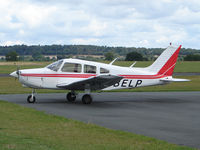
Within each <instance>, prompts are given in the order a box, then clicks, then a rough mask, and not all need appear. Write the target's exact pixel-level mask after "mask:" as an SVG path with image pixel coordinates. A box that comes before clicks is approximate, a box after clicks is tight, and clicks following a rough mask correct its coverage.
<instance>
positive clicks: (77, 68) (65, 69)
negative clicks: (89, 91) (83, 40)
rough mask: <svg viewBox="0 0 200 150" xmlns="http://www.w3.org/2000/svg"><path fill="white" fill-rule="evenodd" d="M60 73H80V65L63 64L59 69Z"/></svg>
mask: <svg viewBox="0 0 200 150" xmlns="http://www.w3.org/2000/svg"><path fill="white" fill-rule="evenodd" d="M61 71H62V72H76V73H80V72H81V64H77V63H68V62H67V63H65V64H64V65H63V67H62V69H61Z"/></svg>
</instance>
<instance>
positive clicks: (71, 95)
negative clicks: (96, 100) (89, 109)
mask: <svg viewBox="0 0 200 150" xmlns="http://www.w3.org/2000/svg"><path fill="white" fill-rule="evenodd" d="M76 95H77V94H76V93H75V92H74V91H71V92H69V93H68V94H67V96H66V98H67V100H68V101H69V102H74V101H75V100H76ZM82 103H83V104H91V103H92V96H91V95H90V94H84V95H83V97H82Z"/></svg>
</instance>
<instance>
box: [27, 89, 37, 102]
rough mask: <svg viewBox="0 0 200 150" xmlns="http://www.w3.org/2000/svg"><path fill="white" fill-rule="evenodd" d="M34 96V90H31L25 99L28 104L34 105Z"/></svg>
mask: <svg viewBox="0 0 200 150" xmlns="http://www.w3.org/2000/svg"><path fill="white" fill-rule="evenodd" d="M34 94H35V89H33V90H32V94H31V95H29V96H28V97H27V102H28V103H35V101H36V98H35V96H34Z"/></svg>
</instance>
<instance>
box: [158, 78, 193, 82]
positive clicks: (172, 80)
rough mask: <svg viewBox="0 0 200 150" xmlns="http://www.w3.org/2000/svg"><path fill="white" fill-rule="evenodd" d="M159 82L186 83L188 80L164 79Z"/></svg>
mask: <svg viewBox="0 0 200 150" xmlns="http://www.w3.org/2000/svg"><path fill="white" fill-rule="evenodd" d="M160 81H165V82H186V81H190V80H188V79H178V78H164V79H160Z"/></svg>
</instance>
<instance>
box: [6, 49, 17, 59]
mask: <svg viewBox="0 0 200 150" xmlns="http://www.w3.org/2000/svg"><path fill="white" fill-rule="evenodd" d="M17 57H18V54H17V52H15V51H11V52H8V53H7V54H6V61H17Z"/></svg>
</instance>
